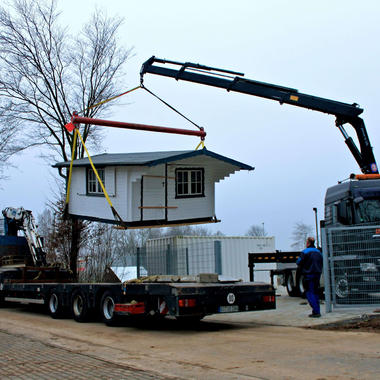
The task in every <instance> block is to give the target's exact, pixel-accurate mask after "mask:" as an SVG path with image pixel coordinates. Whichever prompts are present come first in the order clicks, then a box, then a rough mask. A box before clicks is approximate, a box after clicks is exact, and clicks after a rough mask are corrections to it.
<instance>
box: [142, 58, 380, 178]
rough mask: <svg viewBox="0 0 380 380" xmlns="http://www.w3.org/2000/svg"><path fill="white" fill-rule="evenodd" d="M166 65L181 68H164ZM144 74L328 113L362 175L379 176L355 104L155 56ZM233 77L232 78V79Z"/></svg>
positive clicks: (147, 65) (144, 65)
mask: <svg viewBox="0 0 380 380" xmlns="http://www.w3.org/2000/svg"><path fill="white" fill-rule="evenodd" d="M165 64H169V65H171V66H180V68H177V67H175V68H173V67H164V65H165ZM146 73H150V74H155V75H160V76H165V77H170V78H174V79H176V80H184V81H188V82H194V83H198V84H203V85H207V86H213V87H218V88H223V89H225V90H227V91H233V92H239V93H243V94H248V95H253V96H258V97H262V98H266V99H271V100H275V101H278V102H280V104H284V103H285V104H290V105H293V106H297V107H302V108H307V109H310V110H313V111H318V112H323V113H326V114H331V115H334V116H335V117H336V125H337V126H338V127H339V129H340V131H341V132H342V134H343V136H344V138H345V142H346V144H347V146H348V148H349V150H350V151H351V153H352V155H353V156H354V158H355V160H356V161H357V163H358V164H359V166H360V169H361V170H362V172H363V173H378V169H377V165H376V161H375V157H374V155H373V152H372V147H371V144H370V141H369V137H368V134H367V131H366V128H365V125H364V122H363V120H362V119H361V118H360V117H359V115H360V114H361V113H362V112H363V109H362V108H360V107H358V105H357V104H355V103H354V104H348V103H343V102H338V101H335V100H331V99H326V98H320V97H317V96H313V95H308V94H303V93H301V92H299V91H298V90H296V89H294V88H289V87H283V86H278V85H275V84H271V83H265V82H259V81H256V80H252V79H246V78H244V77H243V76H244V74H242V73H237V72H233V71H230V70H223V69H218V68H213V67H209V66H204V65H200V64H195V63H191V62H186V63H180V62H176V61H168V60H164V59H160V58H156V57H154V56H153V57H151V58H150V59H148V60H147V61H146V62H145V63H144V64H143V65H142V67H141V72H140V75H141V82H142V83H143V76H144V74H146ZM231 75H235V76H231ZM346 123H349V124H351V125H352V126H353V128H354V129H355V131H356V134H357V137H358V140H359V145H360V150H359V149H358V148H357V146H356V145H355V143H354V141H353V140H352V138H351V137H349V136H348V135H347V133H346V131H345V130H344V128H343V125H344V124H346Z"/></svg>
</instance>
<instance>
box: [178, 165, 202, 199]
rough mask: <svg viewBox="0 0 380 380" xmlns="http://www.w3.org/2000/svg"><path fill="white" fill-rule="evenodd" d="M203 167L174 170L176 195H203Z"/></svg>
mask: <svg viewBox="0 0 380 380" xmlns="http://www.w3.org/2000/svg"><path fill="white" fill-rule="evenodd" d="M203 196H204V169H203V168H202V169H177V170H176V197H178V198H185V197H203Z"/></svg>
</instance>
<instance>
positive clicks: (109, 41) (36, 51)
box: [0, 0, 131, 273]
mask: <svg viewBox="0 0 380 380" xmlns="http://www.w3.org/2000/svg"><path fill="white" fill-rule="evenodd" d="M59 16H60V13H59V11H58V10H57V7H56V1H55V0H53V1H44V0H40V1H34V0H13V2H12V6H11V7H5V6H2V7H0V50H1V55H0V97H1V102H0V124H4V123H5V122H6V120H12V122H13V123H15V124H13V125H10V128H12V130H11V131H9V130H8V131H6V132H4V133H5V137H6V138H8V141H15V140H14V139H15V138H17V142H18V143H17V149H18V150H20V149H25V148H27V147H29V146H31V145H34V146H35V145H43V146H46V147H48V148H49V149H48V150H47V152H48V153H49V158H50V159H54V160H56V161H57V160H62V159H63V160H65V161H67V160H69V159H70V158H71V147H72V145H73V135H72V134H70V133H69V132H68V131H67V130H66V129H65V127H64V126H65V124H66V123H67V122H68V121H69V120H70V117H71V115H72V113H73V111H74V110H77V111H80V110H81V111H82V112H81V114H82V115H83V116H86V117H94V116H96V115H97V116H99V115H101V114H104V112H105V111H106V110H107V108H108V107H109V104H108V103H105V104H101V105H98V106H94V105H96V104H97V103H99V102H101V101H103V100H105V99H108V98H110V97H112V96H115V95H116V94H118V93H120V92H121V87H124V86H123V85H122V83H123V82H122V81H121V80H120V79H121V77H122V75H123V65H124V64H125V62H126V61H127V59H128V57H129V56H130V54H131V50H126V49H124V48H123V47H120V46H119V45H118V39H117V34H118V30H119V28H120V25H121V23H122V20H121V19H119V18H117V17H113V18H109V17H107V16H106V15H105V14H104V13H102V12H100V11H95V13H94V14H93V16H92V18H91V20H90V21H89V22H88V23H87V24H86V25H84V27H83V29H82V31H81V32H80V33H77V34H76V35H75V36H71V35H69V34H68V33H67V30H66V29H65V28H63V27H62V26H61V25H60V24H59ZM91 106H94V107H92V108H91ZM80 132H81V134H82V136H83V139H84V141H85V142H86V143H87V144H88V145H89V147H92V148H97V147H98V146H99V143H100V141H101V140H100V138H99V137H100V136H99V130H98V129H96V128H95V127H94V126H89V125H85V126H81V127H80ZM7 133H8V134H7ZM10 147H11V145H8V148H10ZM14 148H16V147H14ZM5 152H6V150H5ZM6 154H8V155H9V152H8V153H6ZM83 155H84V148H83V146H81V144H78V145H77V149H76V151H75V152H74V158H82V157H83ZM60 175H61V176H62V177H64V178H65V177H66V173H63V172H61V173H60ZM82 229H83V225H82V223H81V222H79V221H75V220H73V221H72V223H71V247H70V267H71V269H72V270H73V272H74V273H76V261H77V256H78V250H79V245H80V233H81V230H82Z"/></svg>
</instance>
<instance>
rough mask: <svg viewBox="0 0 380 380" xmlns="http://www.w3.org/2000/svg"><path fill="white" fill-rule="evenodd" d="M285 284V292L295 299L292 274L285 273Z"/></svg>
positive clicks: (296, 293) (296, 294)
mask: <svg viewBox="0 0 380 380" xmlns="http://www.w3.org/2000/svg"><path fill="white" fill-rule="evenodd" d="M285 283H286V291H287V292H288V295H289V296H290V297H297V296H298V291H297V288H296V285H295V283H294V278H293V275H292V273H287V275H286V277H285Z"/></svg>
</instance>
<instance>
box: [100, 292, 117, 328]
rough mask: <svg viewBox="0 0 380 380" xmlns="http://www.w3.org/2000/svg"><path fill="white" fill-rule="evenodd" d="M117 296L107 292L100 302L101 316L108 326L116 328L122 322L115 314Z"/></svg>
mask: <svg viewBox="0 0 380 380" xmlns="http://www.w3.org/2000/svg"><path fill="white" fill-rule="evenodd" d="M114 307H115V295H114V294H113V293H112V292H111V291H110V290H107V291H106V292H104V294H103V296H102V298H101V300H100V315H101V318H102V321H103V322H104V323H105V324H106V325H107V326H115V325H117V324H118V323H119V322H120V317H119V316H118V315H116V314H115V313H114Z"/></svg>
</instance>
